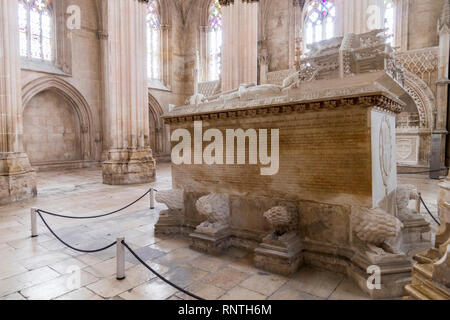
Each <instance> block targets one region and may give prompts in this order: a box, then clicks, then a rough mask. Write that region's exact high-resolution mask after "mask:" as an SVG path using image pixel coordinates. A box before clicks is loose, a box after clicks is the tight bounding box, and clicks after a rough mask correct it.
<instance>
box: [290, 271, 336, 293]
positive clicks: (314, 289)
mask: <svg viewBox="0 0 450 320" xmlns="http://www.w3.org/2000/svg"><path fill="white" fill-rule="evenodd" d="M343 279H344V276H343V275H340V274H337V273H333V272H329V271H322V270H318V269H313V268H309V267H303V268H301V269H300V270H299V271H298V272H297V273H296V274H294V275H293V276H292V278H291V279H290V280H289V281H288V284H289V285H290V286H292V287H293V288H295V289H297V290H300V291H303V292H306V293H309V294H310V295H313V296H317V297H321V298H323V299H327V298H328V297H329V296H330V295H331V294H332V293H333V292H334V290H335V289H336V288H337V286H338V285H339V283H341V281H342V280H343Z"/></svg>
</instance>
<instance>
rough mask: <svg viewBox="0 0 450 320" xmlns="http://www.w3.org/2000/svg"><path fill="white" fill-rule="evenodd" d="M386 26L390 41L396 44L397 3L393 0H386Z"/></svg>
mask: <svg viewBox="0 0 450 320" xmlns="http://www.w3.org/2000/svg"><path fill="white" fill-rule="evenodd" d="M384 28H385V29H387V34H388V36H389V38H388V43H390V44H391V45H394V32H395V5H394V1H392V0H384Z"/></svg>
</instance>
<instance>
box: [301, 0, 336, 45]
mask: <svg viewBox="0 0 450 320" xmlns="http://www.w3.org/2000/svg"><path fill="white" fill-rule="evenodd" d="M335 22H336V5H335V2H334V0H313V1H310V2H309V4H308V5H307V7H306V12H305V19H304V29H305V43H306V44H307V45H308V44H312V43H314V42H319V41H322V40H326V39H331V38H333V37H334V35H335Z"/></svg>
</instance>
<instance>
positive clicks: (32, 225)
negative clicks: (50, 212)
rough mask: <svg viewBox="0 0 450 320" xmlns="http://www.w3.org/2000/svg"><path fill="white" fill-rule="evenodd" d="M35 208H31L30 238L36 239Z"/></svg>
mask: <svg viewBox="0 0 450 320" xmlns="http://www.w3.org/2000/svg"><path fill="white" fill-rule="evenodd" d="M37 210H38V209H37V208H31V212H30V213H31V237H32V238H36V237H37V236H38V233H37Z"/></svg>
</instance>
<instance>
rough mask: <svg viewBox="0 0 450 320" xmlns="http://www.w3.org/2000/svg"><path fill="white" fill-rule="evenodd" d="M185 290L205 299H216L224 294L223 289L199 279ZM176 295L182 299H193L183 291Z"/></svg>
mask: <svg viewBox="0 0 450 320" xmlns="http://www.w3.org/2000/svg"><path fill="white" fill-rule="evenodd" d="M186 290H187V291H188V292H190V293H193V294H195V295H196V296H198V297H200V298H203V299H206V300H217V299H219V298H220V297H221V296H223V295H224V294H225V290H222V289H220V288H218V287H216V286H213V285H210V284H206V283H203V282H201V281H199V282H196V283H194V284H192V285H190V286H189V287H187V288H186ZM176 296H177V297H179V298H181V299H183V300H195V299H194V298H193V297H191V296H188V295H187V294H185V293H183V292H178V293H177V294H176Z"/></svg>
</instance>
